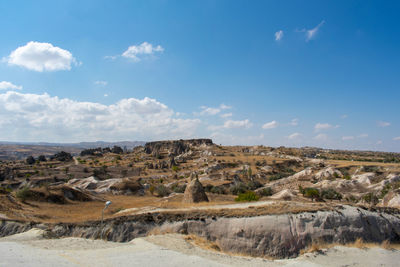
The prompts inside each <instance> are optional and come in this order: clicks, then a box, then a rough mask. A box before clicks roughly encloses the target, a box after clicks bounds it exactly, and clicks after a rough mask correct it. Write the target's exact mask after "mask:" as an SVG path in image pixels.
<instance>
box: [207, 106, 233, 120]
mask: <svg viewBox="0 0 400 267" xmlns="http://www.w3.org/2000/svg"><path fill="white" fill-rule="evenodd" d="M200 108H201V109H202V111H201V112H200V115H217V114H218V113H220V112H221V111H222V110H226V109H231V108H232V107H230V106H227V105H225V104H221V105H219V107H217V108H212V107H207V106H201V107H200ZM221 117H222V116H221Z"/></svg>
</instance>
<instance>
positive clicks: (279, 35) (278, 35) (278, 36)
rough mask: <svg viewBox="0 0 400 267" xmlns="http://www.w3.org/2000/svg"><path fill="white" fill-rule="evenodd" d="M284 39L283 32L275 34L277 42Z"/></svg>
mask: <svg viewBox="0 0 400 267" xmlns="http://www.w3.org/2000/svg"><path fill="white" fill-rule="evenodd" d="M282 38H283V31H282V30H280V31H277V32H276V33H275V41H280V40H282Z"/></svg>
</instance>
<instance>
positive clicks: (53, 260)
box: [0, 229, 400, 267]
mask: <svg viewBox="0 0 400 267" xmlns="http://www.w3.org/2000/svg"><path fill="white" fill-rule="evenodd" d="M0 255H1V257H0V266H34V267H36V266H37V267H46V266H180V267H182V266H307V267H312V266H398V263H399V262H400V251H397V250H384V249H381V248H372V249H357V248H348V247H342V246H338V247H334V248H331V249H328V250H326V251H324V253H308V254H305V255H302V256H300V257H299V258H296V259H285V260H274V261H272V260H267V259H261V258H250V257H239V256H232V255H226V254H223V253H218V252H214V251H209V250H203V249H200V248H198V247H196V246H193V245H192V244H190V243H187V242H186V241H185V240H184V238H183V236H181V235H177V234H169V235H160V236H149V237H146V238H137V239H134V240H133V241H131V242H128V243H114V242H105V241H100V240H89V239H82V238H62V239H43V238H42V231H41V230H38V229H32V230H30V231H28V232H26V233H22V234H17V235H13V236H9V237H5V238H0Z"/></svg>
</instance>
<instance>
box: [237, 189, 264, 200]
mask: <svg viewBox="0 0 400 267" xmlns="http://www.w3.org/2000/svg"><path fill="white" fill-rule="evenodd" d="M259 199H260V197H259V196H258V195H257V194H256V193H254V192H253V191H246V192H244V193H241V194H239V195H238V197H237V198H235V201H238V202H240V201H257V200H259Z"/></svg>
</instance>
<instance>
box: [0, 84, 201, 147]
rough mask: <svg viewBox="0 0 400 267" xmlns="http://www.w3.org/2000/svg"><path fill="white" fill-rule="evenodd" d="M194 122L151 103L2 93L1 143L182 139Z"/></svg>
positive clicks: (192, 128)
mask: <svg viewBox="0 0 400 267" xmlns="http://www.w3.org/2000/svg"><path fill="white" fill-rule="evenodd" d="M199 124H200V120H198V119H182V118H177V117H176V116H175V113H174V111H173V110H171V109H170V108H168V107H167V106H166V105H165V104H162V103H160V102H158V101H157V100H155V99H151V98H147V97H146V98H144V99H136V98H126V99H121V100H120V101H118V102H117V103H115V104H112V105H103V104H100V103H95V102H79V101H74V100H71V99H68V98H58V97H56V96H55V97H52V96H50V95H48V94H42V95H40V94H22V93H19V92H15V91H8V92H6V93H4V94H0V139H10V129H12V133H13V138H14V139H16V140H24V141H28V140H35V141H41V140H47V141H49V140H50V141H63V142H70V141H82V140H91V141H95V140H118V139H120V140H121V139H129V140H152V139H160V138H162V139H164V138H174V139H175V138H185V137H192V136H193V135H194V134H195V131H196V128H197V126H198V125H199Z"/></svg>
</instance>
